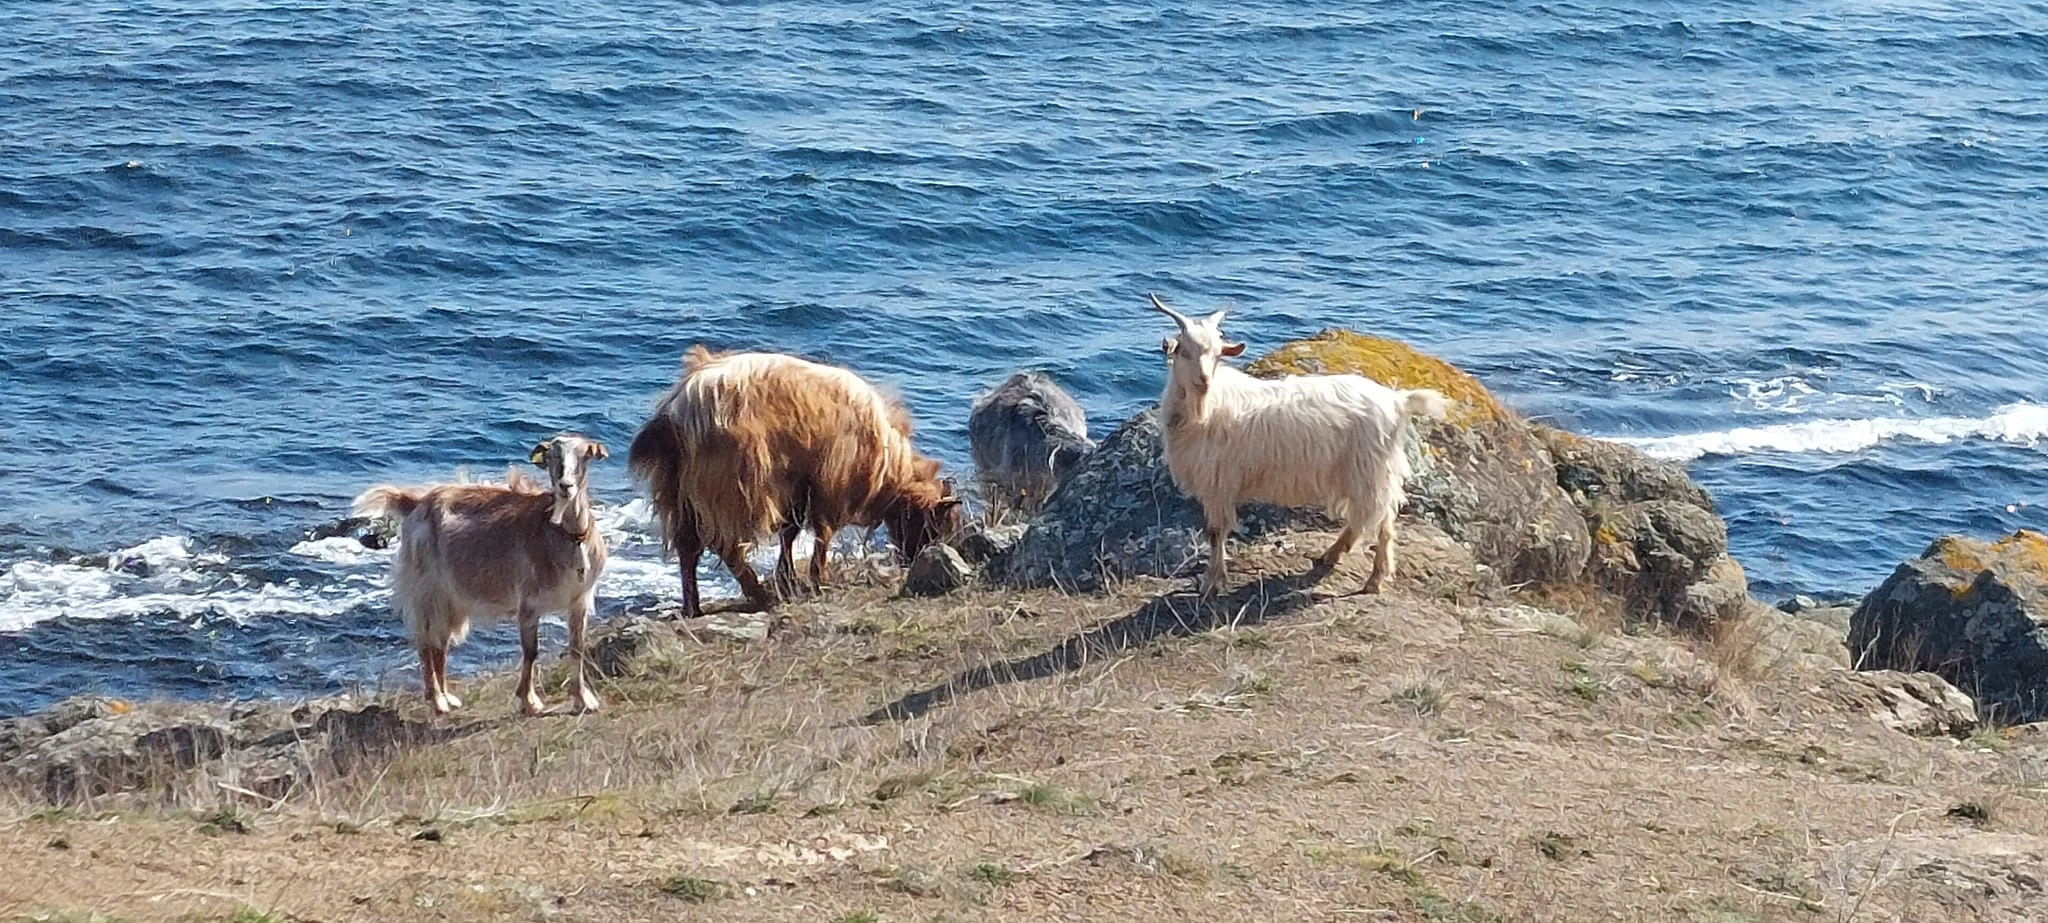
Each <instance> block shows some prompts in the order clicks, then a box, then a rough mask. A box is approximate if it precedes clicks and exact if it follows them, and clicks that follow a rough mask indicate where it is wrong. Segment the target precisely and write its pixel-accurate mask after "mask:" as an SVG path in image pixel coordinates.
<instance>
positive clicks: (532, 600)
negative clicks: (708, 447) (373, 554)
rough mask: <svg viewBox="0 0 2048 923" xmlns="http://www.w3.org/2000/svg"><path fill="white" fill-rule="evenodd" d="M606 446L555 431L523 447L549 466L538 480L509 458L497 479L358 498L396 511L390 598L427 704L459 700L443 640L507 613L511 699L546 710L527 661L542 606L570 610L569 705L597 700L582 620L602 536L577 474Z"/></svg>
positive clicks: (588, 706) (361, 511) (531, 709)
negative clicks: (513, 682) (515, 684)
mask: <svg viewBox="0 0 2048 923" xmlns="http://www.w3.org/2000/svg"><path fill="white" fill-rule="evenodd" d="M607 454H608V453H606V452H605V448H604V446H603V445H601V444H599V443H597V442H593V441H590V440H587V439H584V438H582V437H579V436H571V435H563V436H557V437H555V438H553V439H550V440H548V441H546V442H543V443H541V444H540V445H538V446H535V447H534V450H533V455H532V458H531V460H532V462H533V463H534V464H535V465H538V466H540V467H542V468H545V469H547V472H548V482H549V486H548V487H547V488H543V487H541V486H540V485H539V484H536V483H534V482H533V481H532V480H531V479H529V478H527V477H526V476H525V475H524V474H522V473H520V472H519V471H518V470H517V469H514V470H512V471H510V472H507V475H506V479H505V483H503V484H440V485H435V486H432V487H393V486H390V485H388V484H387V485H379V486H377V487H372V488H370V489H369V490H366V491H364V492H363V494H362V496H360V497H357V498H356V501H355V511H356V515H358V516H389V517H396V518H398V519H399V545H398V558H397V560H396V561H395V562H394V563H393V565H392V578H391V604H392V607H393V608H395V609H397V610H398V615H399V617H400V618H402V619H404V620H405V626H406V628H407V629H408V630H410V631H411V633H412V639H413V644H414V645H415V646H416V647H417V648H418V649H419V654H420V678H421V679H422V681H423V682H424V683H425V685H426V694H427V703H428V704H429V705H430V706H431V707H432V708H433V711H434V714H437V715H441V714H446V713H447V712H448V710H449V709H452V708H461V707H462V700H461V699H459V698H456V697H455V694H454V693H452V692H449V691H448V649H449V648H450V647H453V646H455V645H457V644H461V643H462V641H463V639H464V638H466V637H468V636H469V623H470V621H471V620H472V619H476V618H482V617H505V616H510V617H513V618H516V619H518V621H519V645H520V653H521V659H520V662H519V690H518V692H517V693H516V694H517V695H518V697H519V703H520V706H521V707H522V708H523V709H524V710H525V711H526V713H527V714H529V715H538V714H540V713H541V712H543V711H545V710H546V709H545V707H544V706H543V704H542V702H541V698H540V695H539V693H537V692H536V691H535V690H534V688H533V663H534V661H535V660H536V659H538V658H539V656H540V617H541V616H542V615H545V614H547V613H550V612H562V613H566V614H567V616H568V621H569V662H570V667H569V708H570V710H572V711H576V712H586V711H596V710H597V708H598V701H597V695H596V694H595V693H593V692H591V691H590V689H589V687H587V686H585V685H584V684H583V630H584V627H585V626H586V625H587V624H588V623H589V620H590V615H591V612H592V610H593V609H594V608H595V605H596V595H597V578H598V575H599V574H600V573H602V572H603V571H604V563H605V543H604V535H603V534H602V533H600V532H598V530H597V529H596V526H595V523H594V521H593V519H592V517H591V514H590V494H589V492H588V491H587V490H586V487H585V483H586V478H585V474H586V473H587V468H588V465H589V463H590V462H592V461H595V460H597V459H600V458H604V457H605V456H606V455H607Z"/></svg>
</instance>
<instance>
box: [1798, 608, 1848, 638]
mask: <svg viewBox="0 0 2048 923" xmlns="http://www.w3.org/2000/svg"><path fill="white" fill-rule="evenodd" d="M1855 612H1856V607H1855V606H1816V607H1814V608H1812V609H1801V610H1799V612H1798V613H1796V614H1795V615H1794V616H1793V618H1796V619H1799V620H1801V621H1806V622H1813V623H1815V624H1819V625H1825V626H1827V627H1828V628H1829V629H1831V630H1833V631H1834V632H1835V636H1836V637H1837V638H1841V639H1844V642H1843V643H1847V640H1846V639H1847V638H1848V637H1849V619H1850V617H1851V616H1852V615H1854V614H1855Z"/></svg>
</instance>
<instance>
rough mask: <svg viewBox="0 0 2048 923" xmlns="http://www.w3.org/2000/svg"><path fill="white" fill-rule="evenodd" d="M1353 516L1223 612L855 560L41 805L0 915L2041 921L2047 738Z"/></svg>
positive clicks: (2046, 853) (1139, 594) (1, 845)
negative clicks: (856, 572)
mask: <svg viewBox="0 0 2048 923" xmlns="http://www.w3.org/2000/svg"><path fill="white" fill-rule="evenodd" d="M1411 531H1412V530H1411ZM1422 540H1423V539H1421V538H1417V539H1414V540H1413V541H1422ZM1324 541H1325V539H1324V538H1323V537H1321V536H1300V537H1283V538H1279V539H1273V540H1267V541H1266V542H1264V543H1262V544H1261V545H1260V546H1258V547H1256V548H1251V549H1247V550H1246V551H1245V552H1244V553H1242V554H1241V555H1239V556H1237V557H1235V558H1234V560H1233V565H1234V569H1235V572H1236V575H1237V579H1238V580H1239V582H1240V584H1241V585H1243V587H1244V588H1243V589H1241V590H1240V591H1239V592H1237V593H1236V594H1235V595H1233V596H1231V597H1229V598H1228V599H1226V600H1224V601H1223V602H1222V603H1220V604H1218V605H1215V606H1212V607H1203V606H1201V605H1200V604H1198V602H1197V601H1196V600H1195V599H1193V598H1192V597H1190V596H1188V595H1186V594H1185V592H1184V591H1185V590H1186V586H1185V585H1184V584H1169V583H1166V582H1162V581H1140V582H1134V583H1131V584H1128V585H1124V586H1120V587H1116V588H1114V589H1113V590H1112V591H1110V592H1108V593H1105V594H1102V595H1094V596H1063V595H1059V594H1055V593H1009V592H1005V593H993V592H982V593H971V594H964V595H958V596H954V597H950V598H946V599H940V600H905V599H896V598H891V597H890V596H889V595H888V594H887V593H886V591H884V590H881V589H871V588H861V587H855V588H844V589H840V590H837V591H834V592H832V593H830V594H828V595H827V596H826V597H825V598H823V599H820V600H816V601H812V602H808V603H804V604H801V605H797V606H792V607H790V608H788V609H787V610H785V613H786V615H787V617H788V620H787V621H786V622H785V623H782V624H780V625H779V626H778V630H777V631H775V632H774V633H773V634H772V635H771V637H770V638H769V639H768V640H766V641H762V642H753V643H749V642H742V641H735V640H731V639H724V638H718V637H713V636H711V635H709V634H703V635H699V636H694V637H693V636H688V635H684V634H678V633H677V630H676V629H675V628H672V627H671V623H661V624H658V625H657V626H656V627H655V630H653V631H649V632H646V633H645V637H646V641H645V643H644V644H643V645H641V646H640V647H639V648H638V650H637V653H636V654H635V655H634V656H633V657H632V658H631V659H630V661H628V662H627V663H626V664H625V668H624V669H623V670H622V671H621V672H620V673H619V675H616V676H613V677H610V678H608V679H606V680H605V681H604V682H603V683H602V685H600V687H599V689H600V691H601V693H602V694H603V695H604V696H605V701H606V705H607V708H606V710H605V711H604V712H603V713H601V714H598V715H593V716H584V717H566V716H565V717H548V718H540V719H523V718H520V717H517V716H516V715H515V714H514V708H513V704H512V697H511V694H510V691H509V683H508V682H507V681H505V680H503V679H497V680H492V681H489V682H487V683H485V684H483V685H481V686H479V685H478V684H459V688H458V691H459V692H460V693H461V694H462V695H463V697H464V698H465V700H466V701H467V702H468V703H469V705H468V708H467V709H465V710H464V711H461V712H458V713H456V714H455V715H453V716H450V718H448V719H443V722H442V724H443V727H444V729H445V730H446V731H447V733H446V734H445V735H444V739H441V740H439V741H437V742H433V743H428V744H420V745H415V746H410V747H407V748H405V749H403V750H402V751H400V752H398V753H397V754H395V755H394V756H393V757H391V758H390V759H389V760H388V761H379V762H377V763H375V764H372V765H365V766H358V767H356V768H355V770H354V771H353V772H350V773H349V774H347V775H345V776H339V777H328V778H322V779H319V780H318V781H317V783H316V784H315V785H313V786H312V787H311V790H309V791H306V792H304V793H303V794H301V795H297V796H294V797H292V798H289V799H287V800H286V801H284V802H282V803H270V802H267V801H264V800H262V799H252V798H248V797H244V796H236V795H234V794H233V793H231V792H226V791H220V792H215V793H214V794H213V796H196V797H188V798H187V799H186V800H185V801H183V802H182V803H177V804H169V803H161V802H158V803H143V802H138V801H134V800H121V799H100V800H98V801H96V802H93V803H75V804H67V805H50V804H45V803H41V802H39V801H37V800H35V799H33V798H31V797H29V796H27V795H26V794H21V793H17V794H16V795H15V796H14V800H13V801H12V802H11V803H9V804H7V805H5V806H4V807H5V808H6V809H5V810H4V812H0V813H4V815H5V819H4V820H0V864H4V866H5V868H6V869H7V872H6V873H5V874H4V875H0V919H7V918H20V919H34V920H80V921H82V920H142V919H193V920H201V919H204V920H244V921H254V920H467V919H507V918H509V919H534V920H539V919H549V920H604V921H618V920H675V919H702V920H735V921H738V920H764V921H819V923H826V921H865V920H878V921H883V920H886V921H898V920H901V921H910V920H1047V919H1074V920H1081V919H1086V920H1134V921H1146V923H1157V921H1160V920H1191V921H1192V920H1246V921H1250V920H1438V921H1490V920H1692V921H1716V923H1736V921H1744V920H1815V921H1820V920H1830V921H1840V920H1897V919H1904V920H1937V919H1939V920H1976V919H1985V920H1991V919H1999V920H2020V919H2041V918H2042V917H2043V915H2048V910H2044V908H2048V895H2044V894H2043V893H2042V887H2043V881H2044V879H2048V860H2044V857H2048V837H2044V836H2042V832H2043V831H2048V798H2044V795H2048V788H2044V787H2048V778H2044V775H2048V772H2044V770H2048V735H2043V734H2040V733H2038V732H2033V731H2031V729H2021V730H2019V731H2013V732H2003V733H1993V732H1984V733H1980V734H1978V735H1976V736H1974V737H1970V738H1968V739H1952V738H1931V739H1923V738H1915V737H1908V736H1906V735H1904V734H1901V733H1899V732H1896V731H1893V730H1890V729H1888V728H1886V727H1885V726H1883V725H1882V724H1880V723H1879V722H1878V721H1877V720H1876V719H1875V718H1874V717H1872V714H1871V712H1872V705H1871V699H1870V696H1869V695H1868V694H1867V690H1865V689H1864V688H1863V687H1861V686H1859V685H1858V684H1857V683H1856V682H1855V681H1853V680H1851V679H1850V678H1849V677H1848V676H1847V674H1843V673H1841V672H1838V671H1831V670H1828V669H1823V668H1819V667H1815V666H1812V665H1811V663H1812V662H1813V661H1815V660H1816V659H1817V658H1813V657H1803V658H1795V656H1794V655H1795V654H1796V653H1797V651H1796V647H1797V645H1796V644H1791V645H1788V644H1787V642H1785V641H1784V640H1783V638H1782V637H1780V636H1777V635H1769V634H1767V633H1765V632H1762V631H1761V630H1758V629H1756V628H1755V627H1754V626H1751V627H1749V628H1738V629H1735V630H1731V631H1727V632H1724V633H1723V634H1722V635H1720V636H1718V637H1716V638H1712V639H1684V638H1672V637H1667V636H1660V635H1658V634H1657V633H1655V632H1654V631H1646V632H1641V633H1634V634H1632V633H1630V632H1629V631H1625V630H1623V629H1621V628H1619V627H1615V626H1613V625H1612V623H1611V620H1609V619H1603V618H1596V617H1590V616H1588V617H1576V618H1575V617H1574V616H1572V615H1569V614H1563V613H1561V612H1560V611H1556V609H1559V608H1564V609H1569V608H1572V607H1570V606H1565V605H1563V604H1562V602H1561V601H1559V600H1554V599H1553V600H1548V601H1543V600H1534V599H1525V598H1505V597H1500V598H1486V597H1483V596H1481V595H1478V594H1477V593H1476V591H1472V590H1470V589H1469V588H1468V587H1465V586H1464V585H1462V584H1460V583H1459V582H1458V581H1456V580H1455V579H1451V578H1449V577H1447V576H1446V575H1445V573H1444V571H1443V570H1442V569H1441V568H1432V567H1431V566H1430V565H1429V564H1428V561H1429V553H1428V549H1426V548H1414V547H1410V548H1408V549H1406V550H1407V551H1408V552H1410V554H1411V555H1412V557H1411V560H1414V561H1416V562H1418V564H1417V566H1415V567H1413V568H1411V569H1410V571H1409V572H1408V573H1406V574H1404V576H1403V578H1401V579H1399V580H1397V581H1395V582H1394V584H1393V585H1392V588H1391V591H1390V593H1389V594H1388V595H1385V596H1378V597H1365V596H1342V595H1337V594H1342V593H1345V592H1348V591H1349V590H1351V589H1354V588H1355V587H1356V586H1357V585H1358V584H1359V583H1360V582H1361V581H1362V576H1363V575H1362V574H1360V573H1358V572H1357V571H1356V569H1355V568H1356V566H1357V565H1358V564H1363V563H1365V562H1364V560H1362V558H1363V556H1354V558H1360V559H1361V560H1357V561H1354V562H1353V565H1352V567H1351V568H1349V569H1346V570H1343V571H1340V572H1339V573H1338V574H1337V575H1335V576H1333V577H1331V578H1330V579H1328V580H1327V581H1325V582H1324V583H1323V585H1321V586H1319V587H1303V586H1300V585H1299V583H1298V581H1297V580H1295V579H1294V577H1295V575H1298V574H1300V573H1301V572H1302V571H1303V570H1304V569H1305V566H1306V559H1305V557H1304V554H1305V553H1306V552H1313V551H1317V550H1320V548H1321V545H1322V543H1323V542H1324ZM1254 578H1259V579H1258V580H1257V582H1252V581H1253V579H1254ZM1587 611H1588V612H1591V611H1595V609H1593V608H1587ZM1589 626H1591V627H1589ZM1795 660H1796V661H1798V662H1795ZM1802 664H1804V665H1802ZM392 701H394V702H396V703H398V704H399V707H401V708H403V709H406V710H407V711H408V712H410V713H415V714H418V715H421V716H423V713H424V708H423V706H422V704H421V703H418V702H416V701H414V700H413V698H412V697H411V696H410V694H409V693H408V695H406V696H403V697H393V699H392ZM2030 915H2031V916H2030Z"/></svg>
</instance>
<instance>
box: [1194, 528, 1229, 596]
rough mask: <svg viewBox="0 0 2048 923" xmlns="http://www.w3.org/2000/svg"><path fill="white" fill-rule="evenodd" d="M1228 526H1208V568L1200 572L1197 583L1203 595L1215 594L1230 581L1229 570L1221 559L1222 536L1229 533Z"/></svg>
mask: <svg viewBox="0 0 2048 923" xmlns="http://www.w3.org/2000/svg"><path fill="white" fill-rule="evenodd" d="M1229 532H1230V529H1229V527H1219V526H1215V525H1211V526H1210V527H1209V569H1208V570H1207V571H1205V572H1203V574H1202V579H1201V582H1200V584H1199V586H1200V588H1201V591H1202V595H1203V596H1215V595H1216V594H1217V593H1219V592H1222V590H1223V586H1224V584H1226V583H1229V582H1230V572H1229V569H1228V567H1227V565H1226V564H1225V563H1224V559H1223V537H1224V536H1225V535H1227V534H1229Z"/></svg>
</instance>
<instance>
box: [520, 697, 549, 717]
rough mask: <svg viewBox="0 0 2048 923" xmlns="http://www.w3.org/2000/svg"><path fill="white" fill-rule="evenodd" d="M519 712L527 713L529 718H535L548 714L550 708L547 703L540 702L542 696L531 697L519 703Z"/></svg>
mask: <svg viewBox="0 0 2048 923" xmlns="http://www.w3.org/2000/svg"><path fill="white" fill-rule="evenodd" d="M519 710H520V711H523V712H525V713H526V715H527V717H534V716H536V715H545V714H547V713H548V706H547V703H545V702H542V701H541V700H540V696H537V695H530V696H527V697H526V699H525V701H522V702H520V703H519Z"/></svg>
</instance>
